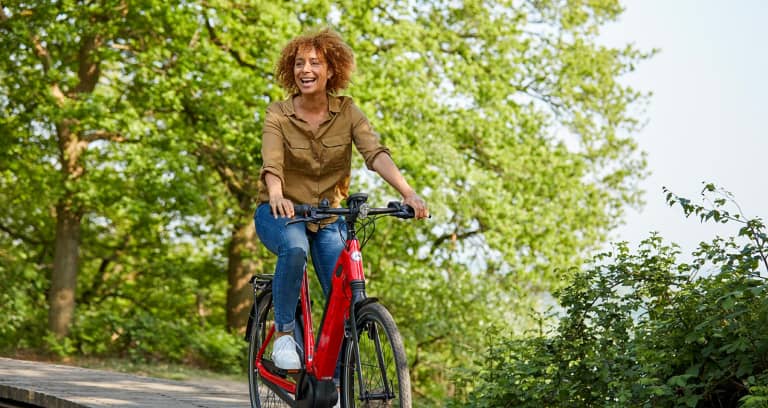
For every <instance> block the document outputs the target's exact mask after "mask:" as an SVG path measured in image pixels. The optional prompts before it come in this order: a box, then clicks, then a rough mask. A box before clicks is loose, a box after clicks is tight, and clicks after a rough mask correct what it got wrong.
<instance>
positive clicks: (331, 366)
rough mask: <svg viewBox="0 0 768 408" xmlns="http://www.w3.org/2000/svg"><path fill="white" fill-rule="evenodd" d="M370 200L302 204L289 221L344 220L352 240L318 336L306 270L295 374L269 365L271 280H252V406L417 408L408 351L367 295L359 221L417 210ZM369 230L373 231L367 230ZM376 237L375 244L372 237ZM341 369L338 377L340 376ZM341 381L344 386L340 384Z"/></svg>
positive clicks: (388, 319)
mask: <svg viewBox="0 0 768 408" xmlns="http://www.w3.org/2000/svg"><path fill="white" fill-rule="evenodd" d="M366 201H367V195H365V194H353V195H351V196H349V198H348V199H347V207H346V208H330V207H329V206H328V205H327V203H325V205H323V204H322V203H321V205H320V206H318V207H311V206H306V205H296V206H295V213H296V216H295V217H294V218H293V219H292V220H290V221H288V222H289V223H296V222H320V221H321V220H324V219H327V218H329V217H333V216H342V217H344V220H345V222H346V225H347V240H346V243H345V246H344V249H343V250H342V252H341V254H340V255H339V258H338V260H337V263H336V266H335V267H334V270H333V274H332V276H331V291H330V294H329V295H328V300H327V302H326V304H325V310H324V313H323V317H322V320H321V323H320V326H319V329H318V331H317V336H315V332H314V326H313V324H312V312H311V300H310V296H309V284H308V278H307V271H306V268H305V270H304V275H303V278H302V283H301V291H300V296H299V305H298V306H297V310H296V321H297V323H298V324H297V325H296V330H295V332H294V337H295V339H296V341H297V343H298V344H299V346H301V347H300V349H299V356H300V358H301V360H302V368H301V370H298V371H297V372H288V371H286V370H282V369H280V368H278V367H276V366H275V364H274V363H273V362H272V361H271V360H270V359H269V358H268V356H270V355H271V349H272V340H273V339H274V337H275V336H274V334H275V327H274V310H273V305H272V275H256V276H254V277H253V279H252V280H251V283H252V285H253V288H254V305H253V308H252V310H251V316H250V318H249V322H248V326H247V330H246V339H247V340H248V341H249V347H248V364H249V370H248V373H249V374H248V382H249V391H250V396H251V406H252V407H257V408H271V407H301V408H304V407H327V408H331V407H334V406H335V404H336V402H337V399H338V401H339V403H340V406H341V407H346V408H351V407H411V386H410V376H409V374H408V365H407V360H406V356H405V348H404V346H403V341H402V338H401V336H400V332H399V331H398V329H397V326H396V324H395V321H394V319H393V318H392V315H391V314H390V313H389V311H387V309H386V308H385V307H384V306H383V305H382V304H380V303H379V302H378V301H377V299H375V298H369V297H367V295H366V292H365V275H364V272H363V263H362V253H361V250H362V247H363V246H364V245H365V239H364V242H363V243H362V244H361V242H360V240H359V239H358V236H357V235H358V233H357V229H356V224H357V223H358V221H360V222H365V223H373V222H375V220H376V219H378V218H379V217H381V216H393V217H397V218H413V216H414V215H413V210H412V209H411V208H410V207H408V206H403V205H402V204H400V203H399V202H390V203H389V204H388V205H387V207H384V208H373V207H369V206H368V205H367V204H366ZM366 225H367V224H366ZM368 238H370V237H368ZM337 370H338V371H337ZM334 374H337V375H338V379H339V381H340V382H339V384H336V383H335V382H334V380H333V378H334Z"/></svg>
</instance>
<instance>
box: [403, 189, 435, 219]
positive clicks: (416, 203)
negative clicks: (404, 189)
mask: <svg viewBox="0 0 768 408" xmlns="http://www.w3.org/2000/svg"><path fill="white" fill-rule="evenodd" d="M403 204H405V205H408V206H410V207H411V208H413V211H414V213H415V215H416V219H418V220H420V219H424V218H427V217H429V208H427V203H426V202H425V201H424V200H423V199H422V198H421V197H419V195H418V194H416V193H413V194H411V195H408V196H407V197H404V198H403Z"/></svg>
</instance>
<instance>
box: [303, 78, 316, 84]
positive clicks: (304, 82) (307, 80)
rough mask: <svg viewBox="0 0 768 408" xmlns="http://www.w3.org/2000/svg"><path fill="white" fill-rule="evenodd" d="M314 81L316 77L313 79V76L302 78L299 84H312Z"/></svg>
mask: <svg viewBox="0 0 768 408" xmlns="http://www.w3.org/2000/svg"><path fill="white" fill-rule="evenodd" d="M316 81H317V79H314V78H304V79H302V80H301V84H302V85H309V84H314V83H315V82H316Z"/></svg>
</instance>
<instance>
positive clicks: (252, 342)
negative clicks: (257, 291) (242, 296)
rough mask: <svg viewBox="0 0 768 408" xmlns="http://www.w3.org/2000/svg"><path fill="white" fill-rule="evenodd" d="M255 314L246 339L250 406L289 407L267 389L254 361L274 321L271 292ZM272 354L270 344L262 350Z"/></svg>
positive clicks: (260, 303) (264, 407)
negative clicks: (248, 336)
mask: <svg viewBox="0 0 768 408" xmlns="http://www.w3.org/2000/svg"><path fill="white" fill-rule="evenodd" d="M256 306H257V307H256V316H255V318H254V319H253V321H252V322H251V327H250V329H251V332H250V333H251V335H250V338H249V339H248V393H249V394H250V400H251V407H252V408H284V407H290V405H288V404H286V403H285V401H283V400H282V399H280V397H279V396H278V395H277V394H275V393H274V391H272V390H271V389H269V388H268V387H267V386H266V385H265V384H264V381H263V380H262V379H261V377H260V376H259V373H258V372H257V370H256V367H255V365H254V362H255V360H256V354H257V353H258V352H259V349H260V348H261V345H262V343H263V341H264V339H265V337H266V334H267V330H268V329H269V325H270V323H271V322H273V321H274V319H275V316H274V308H273V306H272V293H271V292H270V293H266V294H265V295H264V296H263V297H261V300H260V301H259V303H258V305H256ZM271 354H272V350H271V345H270V346H268V347H267V350H266V351H265V352H264V355H265V356H270V355H271Z"/></svg>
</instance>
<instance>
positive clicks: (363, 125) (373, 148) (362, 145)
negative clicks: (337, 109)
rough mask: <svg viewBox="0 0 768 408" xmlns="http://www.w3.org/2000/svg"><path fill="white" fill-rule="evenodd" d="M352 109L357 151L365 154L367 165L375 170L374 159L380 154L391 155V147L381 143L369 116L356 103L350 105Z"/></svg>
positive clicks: (353, 136) (353, 138)
mask: <svg viewBox="0 0 768 408" xmlns="http://www.w3.org/2000/svg"><path fill="white" fill-rule="evenodd" d="M350 109H351V110H352V118H351V119H352V140H353V141H354V142H355V147H357V151H358V152H360V154H361V155H362V156H363V159H364V160H365V166H366V167H368V169H369V170H373V161H374V160H375V159H376V156H378V155H379V154H382V153H384V154H387V155H390V156H391V153H390V152H389V149H388V148H387V147H386V146H384V145H383V144H382V143H381V140H380V138H379V134H378V133H376V132H375V131H374V130H373V127H372V126H371V124H370V122H368V118H366V117H365V114H363V112H362V111H361V110H360V109H359V108H358V107H357V106H355V105H354V104H353V105H352V106H350Z"/></svg>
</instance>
